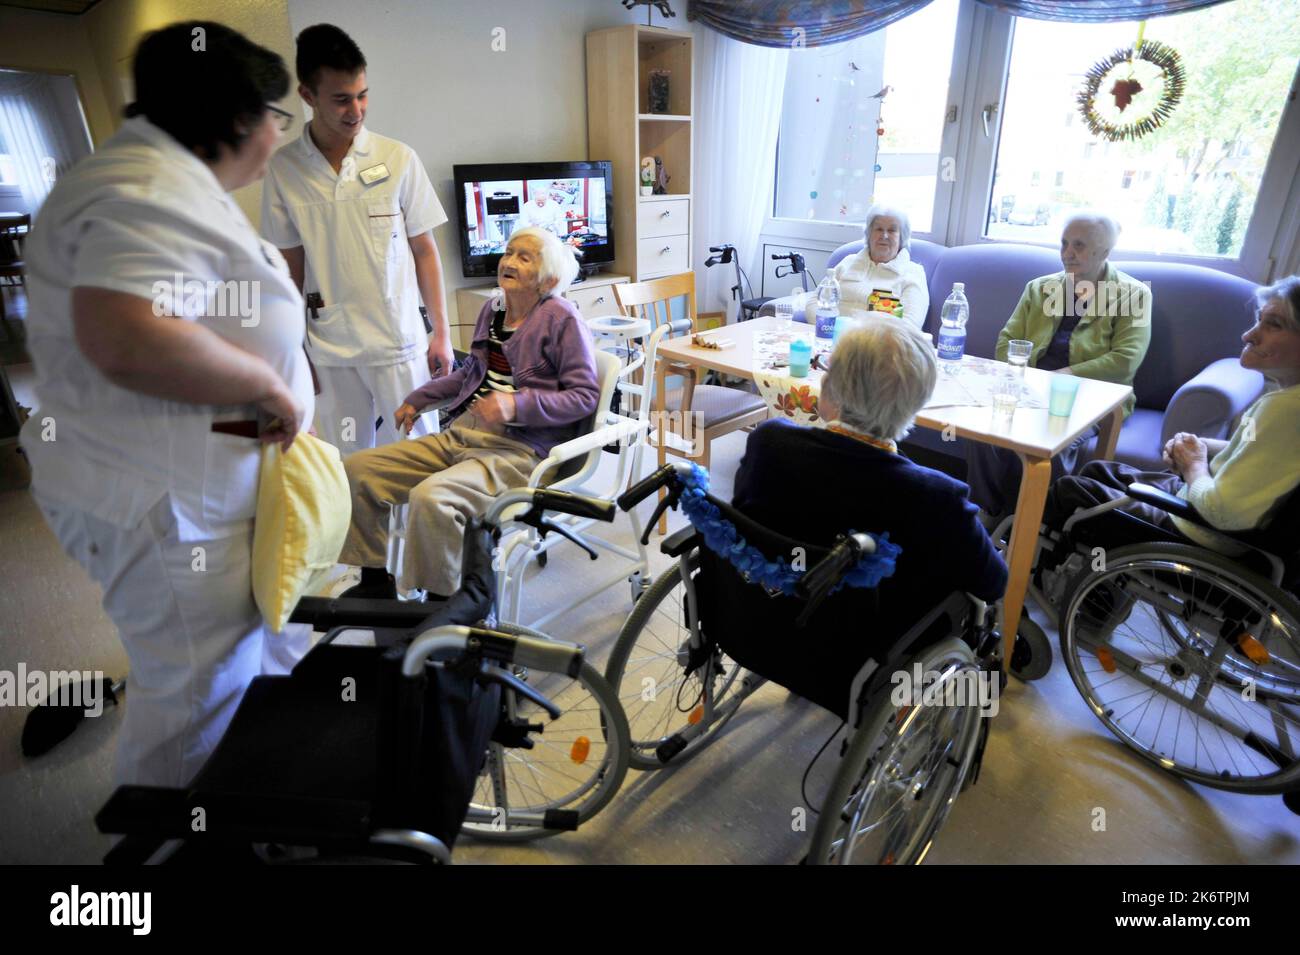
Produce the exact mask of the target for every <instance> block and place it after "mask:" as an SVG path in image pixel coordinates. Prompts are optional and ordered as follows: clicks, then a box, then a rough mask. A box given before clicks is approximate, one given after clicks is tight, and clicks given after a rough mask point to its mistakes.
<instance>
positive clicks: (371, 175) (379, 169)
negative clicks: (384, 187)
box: [360, 163, 389, 186]
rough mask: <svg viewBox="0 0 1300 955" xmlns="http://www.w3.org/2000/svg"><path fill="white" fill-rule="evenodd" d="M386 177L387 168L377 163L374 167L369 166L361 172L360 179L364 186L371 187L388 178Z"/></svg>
mask: <svg viewBox="0 0 1300 955" xmlns="http://www.w3.org/2000/svg"><path fill="white" fill-rule="evenodd" d="M388 175H389V174H388V166H387V165H385V164H384V163H379V164H378V165H376V166H371V167H370V168H369V169H363V170H361V174H360V178H361V181H362V183H364V184H365V185H367V186H373V185H374V184H375V183H377V182H383V181H384V180H385V179H387V178H388Z"/></svg>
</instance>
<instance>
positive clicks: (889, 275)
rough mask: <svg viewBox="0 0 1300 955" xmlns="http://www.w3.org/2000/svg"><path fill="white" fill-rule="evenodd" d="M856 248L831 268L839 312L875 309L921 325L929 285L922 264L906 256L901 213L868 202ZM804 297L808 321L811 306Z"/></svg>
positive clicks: (906, 226) (907, 226) (907, 236)
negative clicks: (861, 240)
mask: <svg viewBox="0 0 1300 955" xmlns="http://www.w3.org/2000/svg"><path fill="white" fill-rule="evenodd" d="M862 233H863V238H864V239H865V242H866V244H865V245H864V246H863V248H862V251H861V252H859V253H857V254H856V255H851V256H849V257H848V258H846V259H844V260H843V261H841V262H840V263H839V264H838V265H837V266H835V268H834V269H832V270H831V271H832V274H834V276H835V280H836V281H837V282H839V283H840V314H841V315H848V316H851V317H853V318H865V317H866V316H867V315H869V314H872V313H875V314H877V315H882V316H884V317H886V318H898V317H901V318H902V319H903V321H905V322H907V323H908V324H910V325H914V326H916V327H917V328H921V327H922V326H923V325H925V315H926V313H927V312H928V311H929V310H930V290H929V287H928V286H927V284H926V279H925V270H924V269H923V268H921V266H920V265H919V264H918V263H916V262H913V261H912V256H911V252H910V248H911V244H912V225H911V223H910V222H909V221H908V218H907V213H905V212H903V211H902V210H901V209H895V208H894V207H892V206H886V205H880V204H877V205H873V206H872V207H871V208H870V209H868V210H867V218H866V223H865V225H864V226H863V228H862ZM816 307H817V303H816V300H815V298H814V300H813V301H811V302H809V304H808V309H809V313H808V314H809V316H810V317H809V319H808V321H809V323H810V324H811V322H812V321H813V319H812V318H811V315H812V314H813V312H814V311H815V310H816Z"/></svg>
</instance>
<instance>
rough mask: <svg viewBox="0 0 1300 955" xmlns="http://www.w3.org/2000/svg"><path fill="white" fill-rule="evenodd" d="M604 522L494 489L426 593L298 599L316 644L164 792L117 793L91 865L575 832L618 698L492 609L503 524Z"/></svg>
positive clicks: (607, 767) (529, 492) (593, 809)
mask: <svg viewBox="0 0 1300 955" xmlns="http://www.w3.org/2000/svg"><path fill="white" fill-rule="evenodd" d="M548 511H552V512H557V513H562V514H569V515H574V516H580V517H587V518H592V519H595V520H602V521H607V522H608V521H612V520H613V519H614V516H615V514H616V513H617V512H616V509H615V507H614V504H613V503H612V502H607V501H599V500H595V499H592V498H587V497H582V496H580V495H576V494H571V493H569V492H566V491H557V490H551V489H543V488H523V489H517V490H511V491H506V492H504V493H503V494H501V495H498V496H497V498H496V499H495V500H494V501H493V504H492V506H491V507H490V508H489V509H488V512H487V514H486V515H485V516H484V517H483V518H481V519H476V520H474V521H471V522H470V524H469V525H468V526H467V528H466V533H465V543H464V552H463V553H464V563H463V570H462V584H461V588H460V590H459V591H457V593H456V594H455V595H453V596H452V597H451V598H450V599H449V600H448V601H446V602H445V603H440V604H436V605H434V604H425V603H422V602H412V601H400V600H368V599H350V598H333V599H331V598H323V597H307V598H303V599H302V600H301V601H300V602H299V604H298V606H297V607H296V608H295V610H294V612H293V615H292V617H291V619H292V620H293V621H294V622H296V623H310V624H312V625H313V628H314V629H316V630H324V631H326V633H325V636H324V637H323V638H322V639H321V640H320V642H318V643H317V644H316V645H315V646H314V647H313V648H312V649H311V651H309V652H308V654H307V655H306V656H305V657H304V658H303V659H302V660H301V661H300V662H299V663H298V665H297V666H296V667H294V670H293V672H292V673H291V674H289V675H288V676H275V677H273V676H263V677H258V678H257V679H255V680H253V682H252V684H251V685H250V686H249V688H248V690H247V692H246V693H245V695H244V697H243V699H242V701H241V702H240V705H239V707H238V709H237V710H236V712H235V715H234V717H233V719H232V721H231V723H230V726H229V727H228V728H227V730H226V733H225V735H224V736H223V737H222V739H221V741H220V743H219V744H218V745H217V748H216V749H215V750H214V752H213V753H212V755H211V757H209V759H208V761H207V762H206V763H205V764H204V767H203V768H202V769H201V770H200V771H199V773H198V774H197V775H196V777H195V778H194V779H193V780H192V781H191V782H190V784H189V785H188V786H187V787H185V788H184V789H169V788H159V787H146V786H123V787H120V788H119V789H118V790H117V791H116V792H115V793H114V794H113V795H112V797H111V798H110V799H109V801H108V803H107V804H106V805H105V806H104V807H103V808H102V809H101V810H100V812H99V813H98V815H97V816H96V823H97V825H98V826H99V828H100V830H101V831H102V832H105V833H112V834H121V835H123V836H124V837H125V838H123V839H122V840H121V841H120V842H119V843H118V844H117V845H116V846H115V847H114V849H113V850H112V851H111V852H110V853H109V855H108V857H107V858H106V859H105V861H106V862H108V863H123V864H125V863H140V862H148V861H154V862H162V861H171V862H176V863H181V862H190V863H202V862H207V861H213V860H220V861H231V860H235V861H246V862H257V861H262V862H277V861H285V862H300V861H322V862H335V861H349V860H353V859H359V858H373V857H376V856H378V857H381V858H392V859H396V860H399V861H416V862H447V861H449V860H450V853H451V848H452V846H453V845H454V842H455V839H456V836H457V834H458V833H461V832H463V833H465V834H467V835H470V836H472V837H475V838H479V839H484V840H498V841H520V840H525V839H535V838H539V837H542V836H549V835H553V834H555V833H558V832H563V831H568V830H573V829H576V828H577V827H578V826H579V825H581V824H582V823H584V822H586V821H587V820H588V819H590V818H591V817H592V816H593V815H595V814H596V813H597V812H599V811H600V810H601V809H602V808H603V807H604V806H605V805H606V804H607V803H608V802H609V801H610V800H611V799H612V798H613V797H614V794H615V793H616V792H617V791H618V789H619V787H620V785H621V784H622V782H623V779H624V777H625V776H626V774H627V768H628V758H629V753H630V747H631V743H630V738H629V734H628V729H627V721H626V719H625V718H624V716H623V712H622V709H621V707H620V706H619V704H618V700H617V698H616V697H615V695H614V692H613V690H612V689H610V687H609V685H608V684H607V683H606V682H605V680H604V678H603V677H602V676H601V675H600V674H599V673H598V672H597V671H596V670H595V669H594V668H593V667H592V665H591V664H590V663H588V662H587V661H586V660H585V659H584V654H585V649H584V648H583V647H581V646H578V645H576V644H572V643H566V642H561V641H557V640H551V639H550V638H548V637H547V636H546V635H545V634H542V633H539V632H537V631H535V630H530V629H528V628H526V627H521V626H516V625H513V624H509V623H498V622H497V621H496V619H495V617H496V606H497V603H496V602H497V591H496V582H497V576H496V571H495V568H494V566H493V564H494V559H495V551H496V548H497V544H498V542H499V539H500V534H501V528H502V526H503V525H507V524H510V523H512V522H517V523H523V524H528V525H531V526H533V527H536V528H547V527H548V526H549V524H550V522H549V521H548V520H547V517H546V512H548Z"/></svg>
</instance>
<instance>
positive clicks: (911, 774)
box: [605, 462, 1001, 865]
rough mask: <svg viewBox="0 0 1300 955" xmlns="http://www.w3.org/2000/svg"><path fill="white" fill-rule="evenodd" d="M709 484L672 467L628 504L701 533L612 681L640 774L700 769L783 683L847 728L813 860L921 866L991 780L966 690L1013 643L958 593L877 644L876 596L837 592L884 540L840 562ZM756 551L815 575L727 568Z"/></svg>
mask: <svg viewBox="0 0 1300 955" xmlns="http://www.w3.org/2000/svg"><path fill="white" fill-rule="evenodd" d="M706 479H707V472H705V471H704V470H703V469H700V468H697V467H696V466H694V465H691V464H689V463H685V462H682V463H677V464H669V465H666V466H665V467H663V468H660V469H659V470H658V471H656V472H655V473H654V474H653V475H651V476H650V477H648V478H646V479H645V480H644V481H642V482H640V483H639V484H637V485H636V486H634V487H632V488H631V489H629V490H628V491H627V492H626V493H625V494H624V495H623V496H622V497H620V499H619V501H618V504H619V506H620V507H622V508H623V509H624V510H627V509H630V508H632V507H635V506H636V505H637V504H638V503H639V502H640V501H642V500H644V499H645V498H647V497H648V496H650V495H651V494H654V493H656V492H657V491H658V490H659V489H661V488H664V489H666V492H667V493H666V495H665V496H664V497H663V498H662V499H661V500H660V501H659V503H658V509H657V510H656V512H655V515H654V516H653V517H652V518H651V519H650V520H649V521H647V522H646V527H647V528H653V527H654V526H655V523H656V522H657V520H658V518H659V517H660V515H661V514H662V513H663V512H664V510H665V509H666V508H668V507H675V506H677V505H678V504H679V503H683V506H684V507H685V509H686V513H687V515H688V516H689V517H690V518H691V519H692V522H693V524H692V525H691V526H687V527H686V528H683V529H682V530H681V531H678V532H676V533H674V534H672V535H671V536H669V537H668V538H666V539H665V540H664V542H663V544H662V545H661V549H662V550H663V552H664V553H665V554H667V555H668V556H670V557H673V558H676V559H677V564H676V567H675V569H674V570H672V571H669V572H667V573H665V574H663V575H661V576H660V577H659V578H658V579H657V580H656V582H655V583H654V585H653V586H652V587H651V588H650V590H649V591H648V592H647V593H646V594H645V595H644V596H643V597H641V599H640V600H639V601H638V602H637V604H636V606H635V607H634V609H633V611H632V614H631V616H630V617H629V618H628V620H627V622H626V623H625V625H624V626H623V629H622V631H621V632H620V634H619V636H618V640H617V643H616V644H615V646H614V649H613V651H612V654H611V657H610V660H609V663H608V665H607V667H606V671H605V676H606V680H607V682H608V683H609V684H610V685H611V686H612V687H614V688H615V690H616V691H617V693H618V696H619V700H620V702H621V703H622V704H623V707H624V712H625V713H626V715H627V717H628V723H629V728H630V730H631V736H632V751H631V765H632V767H633V768H635V769H639V770H655V769H659V768H663V767H670V766H676V765H678V764H680V763H683V762H685V761H686V760H688V759H691V758H692V757H693V756H695V755H696V754H697V753H699V752H700V751H701V750H703V749H704V748H705V747H706V746H708V745H709V743H710V742H712V741H713V740H714V739H716V738H717V737H718V735H719V734H720V733H721V732H722V729H723V727H725V726H726V725H727V722H728V721H729V720H730V719H731V718H732V717H734V716H735V714H736V711H737V710H738V709H739V708H740V706H741V704H742V703H743V702H744V701H745V699H747V698H748V697H749V696H751V695H752V694H753V693H754V692H755V691H756V690H757V689H758V688H759V687H760V686H762V685H763V684H764V683H765V682H767V681H768V680H769V679H770V680H772V681H773V682H775V683H778V684H780V685H782V686H784V687H786V688H787V689H789V690H790V691H792V692H793V693H796V694H798V695H799V696H802V697H804V698H806V699H809V700H811V701H812V702H814V703H817V704H818V705H820V706H822V707H824V708H826V709H829V710H831V711H832V712H833V713H835V714H836V715H838V716H839V717H840V718H841V719H842V720H844V721H845V722H846V723H847V724H848V725H849V733H848V734H847V736H846V738H845V741H844V743H843V746H842V749H841V757H842V759H841V762H840V765H839V768H838V771H837V773H836V776H835V780H834V782H833V784H832V785H831V788H830V791H829V794H828V795H827V797H826V801H825V803H824V806H823V809H822V811H821V812H820V813H819V818H818V822H817V825H816V828H815V831H814V834H813V839H812V846H811V848H810V851H809V853H808V856H807V861H808V862H809V863H812V864H850V863H854V864H860V863H867V864H874V863H882V864H899V865H903V864H914V863H919V862H921V861H922V860H923V859H924V858H925V855H926V853H927V852H928V851H929V848H930V846H931V844H932V842H933V840H934V838H935V835H936V833H937V832H938V831H939V829H940V827H941V826H942V824H943V822H944V819H945V817H946V816H947V814H948V812H949V810H950V809H951V808H952V805H953V802H954V800H955V798H956V796H957V794H958V792H959V791H960V790H962V788H963V787H964V786H965V785H967V784H968V783H971V782H974V780H975V778H976V777H977V776H978V772H979V765H980V761H981V758H982V755H983V750H984V744H985V741H986V739H987V735H988V720H987V719H983V718H982V716H983V713H982V705H981V703H980V702H979V700H978V699H977V698H976V696H977V694H976V693H975V692H973V691H972V692H964V689H965V688H966V687H969V686H970V685H972V684H974V682H975V681H977V680H981V679H982V680H986V681H997V680H999V676H1000V658H999V653H1000V649H999V638H998V637H997V635H996V634H995V633H993V631H992V629H991V628H990V627H988V626H986V623H985V619H986V607H985V606H984V604H983V603H982V602H981V601H978V600H975V599H974V598H971V597H968V596H967V595H965V594H961V593H953V594H951V595H950V596H949V597H948V598H947V599H945V600H943V601H942V602H941V603H940V604H939V605H938V606H936V607H933V608H927V609H926V611H925V612H924V613H922V614H921V617H920V619H919V620H918V621H917V622H916V623H915V624H914V625H913V626H911V628H910V629H909V630H908V631H907V632H906V633H905V634H903V636H902V637H899V638H897V639H890V640H887V641H874V642H873V641H871V640H870V639H869V637H870V633H869V627H866V626H864V621H865V620H869V619H870V616H869V615H870V614H871V612H872V609H873V608H874V607H875V606H876V602H875V601H876V595H875V590H874V582H871V583H869V584H868V586H870V587H872V588H873V589H852V590H850V589H848V588H845V589H844V590H842V591H840V592H838V593H836V592H835V591H836V590H837V589H838V588H840V586H841V584H842V583H844V582H846V580H848V581H851V580H852V575H853V574H854V573H855V572H856V570H858V569H859V568H860V567H861V563H860V562H861V561H862V560H863V558H869V557H870V556H871V555H872V554H874V553H876V550H877V545H876V542H875V540H874V539H873V538H872V537H871V536H869V535H866V534H848V535H845V536H842V537H841V539H840V540H839V541H838V542H837V543H836V544H835V545H834V546H833V547H830V548H826V547H817V546H813V545H806V544H802V543H800V542H798V541H794V540H791V539H788V538H785V537H783V536H782V535H780V534H777V533H775V532H773V531H770V530H768V529H766V528H763V527H761V526H759V525H757V524H755V523H754V522H753V521H751V520H749V519H748V518H746V517H745V516H744V515H743V514H741V513H740V512H739V511H737V510H735V509H734V508H732V507H731V506H730V505H728V504H726V503H724V502H721V501H719V500H717V499H715V498H712V497H710V496H708V495H707V494H706V493H703V490H702V489H703V483H702V482H703V480H706ZM684 495H686V496H687V497H690V496H692V495H693V496H694V498H695V500H694V502H690V501H686V502H683V497H684ZM700 501H703V502H706V510H707V508H708V507H711V508H714V509H716V510H715V511H713V512H712V513H713V514H714V515H715V516H716V517H718V518H721V520H722V521H723V523H724V526H725V525H726V524H727V523H729V524H730V526H731V528H734V531H735V532H736V535H738V537H739V539H740V541H739V543H738V542H737V540H736V538H735V537H733V538H731V543H730V545H728V544H727V543H726V542H725V541H720V540H719V539H718V538H717V537H716V536H711V535H714V531H713V530H710V529H709V521H708V520H707V519H706V520H703V521H701V520H698V516H699V512H698V511H696V510H695V509H694V508H692V507H690V506H688V505H689V504H691V503H694V504H695V507H698V506H699V502H700ZM714 526H715V528H716V524H715V525H714ZM648 533H649V532H648V531H647V537H648ZM725 533H726V532H724V536H725ZM746 543H747V544H750V545H753V546H755V547H757V548H758V550H759V551H761V553H762V554H763V556H764V559H765V560H767V561H771V562H773V563H774V564H778V563H780V561H781V560H782V558H784V559H786V560H788V559H789V557H790V555H792V554H795V553H797V551H795V550H794V549H795V548H797V547H803V548H804V551H803V553H804V554H806V559H807V564H806V566H807V567H808V570H807V572H806V573H805V574H803V575H802V577H800V578H799V579H798V582H797V584H795V585H794V586H793V587H786V588H785V589H783V590H782V589H777V590H775V591H774V589H773V587H772V584H771V582H770V580H768V579H765V580H762V581H759V580H756V579H755V578H754V577H753V575H751V574H750V573H749V572H748V571H741V570H738V569H737V567H736V566H735V564H734V563H733V561H732V560H731V559H730V558H729V556H728V553H735V551H736V548H737V547H739V546H742V545H743V544H746ZM885 546H887V547H892V545H885ZM769 566H770V565H769ZM782 569H783V570H785V569H788V565H787V566H786V567H783V568H782ZM990 616H991V615H990ZM836 633H850V634H852V637H853V645H852V646H846V645H845V644H844V643H842V642H838V643H837V642H836V641H835V640H834V635H835V634H836ZM796 641H797V642H796ZM792 646H797V648H798V649H797V651H795V652H792V650H791V648H792ZM918 667H919V671H918V670H916V668H918ZM914 672H919V673H920V674H923V675H924V677H925V679H924V682H925V686H924V691H925V692H924V695H923V696H922V697H919V698H918V696H917V695H916V690H919V687H916V688H914V692H913V693H912V694H910V695H909V694H907V693H903V694H901V695H898V696H896V694H895V693H894V690H896V689H897V688H898V687H899V686H900V683H899V674H912V673H914ZM891 684H893V686H891ZM1000 688H1001V683H1000V682H999V683H998V689H1000ZM918 703H919V705H918ZM936 703H942V704H943V705H935V704H936Z"/></svg>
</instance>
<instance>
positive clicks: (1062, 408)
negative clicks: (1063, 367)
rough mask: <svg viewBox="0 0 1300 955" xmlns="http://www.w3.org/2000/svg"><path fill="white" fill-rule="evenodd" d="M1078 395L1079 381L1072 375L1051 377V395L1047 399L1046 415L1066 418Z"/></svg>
mask: <svg viewBox="0 0 1300 955" xmlns="http://www.w3.org/2000/svg"><path fill="white" fill-rule="evenodd" d="M1078 393H1079V379H1078V378H1077V377H1075V376H1074V375H1053V376H1052V393H1051V395H1050V396H1049V399H1048V408H1047V412H1048V414H1050V415H1052V416H1054V417H1057V418H1068V417H1070V412H1071V411H1073V410H1074V399H1075V396H1076V395H1078Z"/></svg>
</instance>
